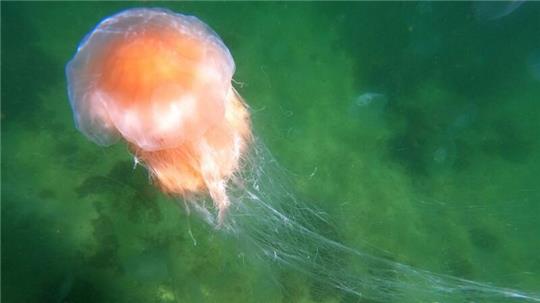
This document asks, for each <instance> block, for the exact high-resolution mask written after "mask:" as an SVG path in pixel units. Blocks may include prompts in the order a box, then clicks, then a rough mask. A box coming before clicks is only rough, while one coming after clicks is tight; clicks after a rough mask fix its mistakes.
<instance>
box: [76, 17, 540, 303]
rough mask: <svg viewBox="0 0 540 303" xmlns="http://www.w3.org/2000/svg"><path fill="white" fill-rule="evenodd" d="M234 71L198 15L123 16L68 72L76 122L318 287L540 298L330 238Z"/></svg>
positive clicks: (86, 46)
mask: <svg viewBox="0 0 540 303" xmlns="http://www.w3.org/2000/svg"><path fill="white" fill-rule="evenodd" d="M234 70H235V63H234V60H233V58H232V56H231V53H230V52H229V50H228V49H227V47H226V46H225V44H224V43H223V41H222V40H221V39H220V38H219V36H218V35H217V34H216V33H215V32H214V31H213V30H212V29H210V27H208V26H207V25H206V24H204V23H203V22H202V21H200V20H199V19H198V18H196V17H193V16H186V15H183V14H179V13H175V12H172V11H170V10H167V9H160V8H142V9H141V8H134V9H128V10H125V11H122V12H120V13H118V14H116V15H113V16H112V17H109V18H106V19H104V20H103V21H101V22H100V23H99V24H98V25H97V26H96V28H95V29H94V30H93V31H92V32H91V33H89V34H88V35H87V36H86V37H85V38H84V39H83V41H82V42H81V43H80V45H79V47H78V48H77V52H76V54H75V56H74V57H73V59H71V61H69V62H68V64H67V66H66V76H67V84H68V96H69V100H70V104H71V107H72V110H73V116H74V120H75V125H76V127H77V128H78V129H79V130H80V131H81V132H82V133H83V134H84V135H85V136H86V137H88V138H89V139H90V140H92V141H94V142H95V143H97V144H98V145H102V146H108V145H111V144H113V143H116V142H118V141H122V142H124V143H125V144H126V145H127V146H128V148H129V150H130V152H131V153H132V154H133V155H134V157H135V159H137V161H138V162H140V163H142V164H143V165H144V166H145V167H146V168H147V170H148V172H149V175H150V176H151V178H152V180H154V181H155V183H156V185H157V186H158V187H159V188H160V189H161V190H162V191H163V192H165V193H167V194H170V195H171V196H174V197H179V198H180V199H183V200H187V201H192V202H193V203H191V204H192V205H194V206H195V209H203V210H204V209H206V207H211V206H207V205H206V204H205V203H203V202H205V201H206V200H205V197H206V198H207V197H210V199H211V201H212V205H213V207H214V209H215V210H216V212H217V214H216V216H215V217H217V218H216V219H215V220H209V221H210V222H211V223H213V224H214V226H216V227H220V228H218V229H219V230H222V231H223V232H234V234H235V235H236V237H235V239H237V240H238V241H240V240H241V241H243V243H245V244H246V246H247V247H250V249H251V250H250V252H251V253H252V254H253V256H254V257H257V258H268V259H269V260H270V261H271V262H276V263H278V264H280V265H283V266H287V267H288V268H290V269H293V270H296V271H298V272H300V273H304V274H306V275H307V276H308V277H310V279H312V280H313V281H315V282H317V284H316V285H319V284H324V285H329V286H331V287H333V288H334V289H336V291H338V292H342V293H344V294H346V295H351V296H357V297H361V298H367V299H372V300H375V301H382V302H390V301H396V302H406V301H407V302H408V301H411V302H434V301H447V299H450V298H452V299H454V298H467V300H473V299H481V300H482V299H513V300H516V301H517V300H520V301H522V300H525V301H531V302H532V301H534V302H538V301H540V295H538V294H535V293H527V292H520V291H515V290H512V289H506V288H498V287H494V286H492V285H489V284H483V283H479V282H476V281H469V280H465V279H461V278H455V277H450V276H445V275H440V274H436V273H432V272H429V271H426V270H422V269H417V268H414V267H411V266H408V265H406V264H401V263H399V262H396V261H393V260H391V259H389V258H388V259H387V258H384V257H380V256H376V255H372V254H370V253H368V252H367V250H362V249H354V248H351V247H348V246H346V245H345V244H344V243H342V242H341V241H340V240H339V239H337V238H328V237H326V236H323V234H324V233H322V232H321V231H320V230H319V227H321V226H323V227H328V228H331V226H332V225H331V224H330V223H329V219H328V218H327V217H326V216H325V215H324V213H323V212H321V211H320V210H318V209H316V208H315V207H314V206H313V204H312V203H306V202H303V201H301V200H300V199H298V198H297V197H296V196H295V195H294V194H293V193H292V191H291V190H290V189H289V187H288V186H287V182H286V180H287V175H286V174H285V173H284V172H285V170H283V169H281V167H280V166H279V165H278V164H277V161H276V160H275V159H274V158H273V157H272V155H271V153H270V151H269V150H268V149H267V148H266V147H265V146H264V144H263V143H262V141H261V140H260V139H257V137H256V136H255V135H254V134H253V133H252V131H251V121H250V114H249V109H248V107H247V105H246V104H245V102H244V101H243V100H242V98H241V97H240V95H239V94H238V92H237V91H236V90H235V89H234V88H233V86H232V85H231V81H232V76H233V74H234ZM372 97H373V98H378V99H380V98H382V97H383V96H379V95H373V96H372ZM370 100H371V98H369V99H368V101H365V102H367V103H370V102H371V101H370ZM362 102H364V101H362ZM365 102H364V103H365ZM380 103H381V104H383V103H384V102H380ZM239 180H240V181H243V182H240V181H239ZM200 196H203V198H199V197H200ZM199 202H200V203H199ZM199 204H202V205H200V207H197V206H198V205H199ZM214 213H215V212H211V213H208V212H207V213H204V214H205V215H207V214H210V215H213V214H214ZM370 251H376V250H375V248H373V247H370ZM411 293H412V294H414V298H413V299H412V300H408V299H411Z"/></svg>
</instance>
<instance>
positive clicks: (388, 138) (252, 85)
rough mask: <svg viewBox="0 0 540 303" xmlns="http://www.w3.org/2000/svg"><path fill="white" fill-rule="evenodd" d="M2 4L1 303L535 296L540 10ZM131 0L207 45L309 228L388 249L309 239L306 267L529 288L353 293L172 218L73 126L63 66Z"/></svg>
mask: <svg viewBox="0 0 540 303" xmlns="http://www.w3.org/2000/svg"><path fill="white" fill-rule="evenodd" d="M491 4H493V3H491ZM1 5H2V16H1V17H2V20H1V22H2V46H1V51H2V75H1V76H2V87H1V98H2V99H1V100H2V110H1V119H2V120H1V121H2V125H1V126H2V132H1V135H2V201H1V202H2V218H1V219H2V223H1V228H2V234H1V236H2V243H1V244H2V283H1V287H2V295H1V299H2V302H6V303H11V302H13V303H16V302H17V303H18V302H343V303H345V302H362V303H367V302H437V301H438V302H538V301H540V253H539V252H540V236H539V234H540V182H539V181H538V180H539V177H540V118H539V117H540V102H539V101H540V76H539V73H540V68H539V64H540V2H524V3H519V5H517V4H515V5H513V6H503V5H500V4H496V5H495V4H494V6H492V7H490V6H489V5H490V2H485V3H483V4H482V5H476V4H473V3H469V2H458V3H450V2H442V3H431V2H384V3H373V2H344V3H335V4H334V3H324V2H323V3H287V2H285V3H249V2H239V3H212V2H204V3H194V2H188V3H181V2H155V3H154V2H146V1H144V2H135V3H132V2H104V3H100V2H82V3H75V2H50V3H46V2H36V3H34V2H2V4H1ZM136 6H145V7H154V6H160V7H167V8H170V9H172V10H174V11H176V12H181V13H185V14H193V15H195V16H198V17H199V18H200V19H201V20H203V21H204V22H206V23H207V24H209V25H210V26H211V27H212V28H213V29H214V30H215V31H216V32H217V33H218V34H219V35H220V36H221V37H222V39H223V40H224V42H225V44H226V45H227V46H228V47H229V48H230V50H231V53H232V55H233V57H234V59H235V61H236V74H235V76H234V78H235V80H236V81H238V82H239V83H241V84H239V85H236V88H237V89H238V91H239V92H240V94H242V96H243V97H244V98H245V100H246V102H247V103H248V104H249V106H250V110H251V113H252V119H253V126H254V132H255V134H256V135H257V136H258V137H259V138H260V139H261V140H262V141H264V142H265V143H266V145H267V147H268V149H269V150H270V151H271V152H272V153H273V155H274V157H275V158H276V159H277V160H278V161H279V162H280V163H281V165H282V166H283V167H284V168H286V175H287V176H288V179H289V181H290V182H291V183H292V187H291V191H292V192H294V195H296V196H297V197H299V199H302V200H305V201H307V203H308V204H311V205H313V207H317V208H319V209H321V210H323V211H324V212H325V216H326V217H327V218H328V222H329V223H328V224H321V225H316V224H314V225H316V227H315V229H316V230H317V232H318V233H320V234H322V235H324V236H325V237H327V238H329V239H332V240H335V241H339V242H341V243H344V244H345V245H347V246H349V247H353V248H354V249H355V250H357V251H358V252H361V253H362V254H368V255H371V256H376V257H381V258H384V259H386V260H389V261H388V263H385V264H387V265H388V270H386V269H381V268H378V269H377V273H376V274H375V273H373V272H371V271H369V270H366V271H365V272H363V271H362V269H365V268H368V269H369V264H363V261H362V260H360V259H358V260H356V259H351V258H349V257H347V256H343V255H341V254H339V253H335V251H333V250H329V251H326V252H325V251H324V250H321V252H320V253H321V255H320V261H318V262H321V264H323V266H324V264H325V262H327V264H332V266H334V265H336V264H338V265H339V266H340V267H344V268H345V267H348V268H350V269H351V270H353V269H356V268H360V270H359V272H358V275H366V276H369V277H370V278H372V280H370V281H371V282H370V283H372V285H373V286H375V287H377V288H378V289H379V292H377V293H378V294H380V293H385V292H386V290H385V289H386V288H389V289H388V292H392V291H394V290H391V289H390V288H391V287H397V288H399V286H401V285H402V284H401V283H411V281H403V280H400V276H399V273H400V271H401V270H403V269H402V267H401V266H404V264H407V265H410V266H412V268H415V269H419V270H420V269H422V270H426V271H427V272H432V273H438V274H444V275H451V276H455V277H458V278H463V279H467V280H473V281H479V282H482V283H489V285H491V286H493V287H495V286H497V287H504V288H509V289H513V290H515V291H516V293H517V292H518V291H522V292H523V293H524V294H525V293H526V294H529V295H530V296H532V297H531V298H528V299H523V300H521V299H519V298H511V297H510V296H504V295H502V294H501V293H497V292H494V295H493V297H491V298H489V297H485V296H480V297H478V296H476V295H477V294H476V293H475V291H474V290H473V291H467V290H466V289H465V290H463V292H461V293H460V292H457V291H455V290H454V291H452V292H451V293H449V294H444V290H443V289H436V287H435V285H437V282H436V281H434V282H433V284H430V285H431V286H426V287H433V289H430V290H429V291H428V292H430V293H432V294H433V295H432V296H429V297H425V296H424V294H418V293H416V292H415V291H409V292H406V291H403V292H402V290H400V292H402V293H401V294H400V297H399V300H396V299H395V298H394V297H391V298H386V297H384V296H380V295H377V296H375V297H369V296H368V297H364V296H362V295H360V296H357V295H354V294H351V293H350V292H346V291H343V290H342V289H341V290H340V289H336V288H334V287H332V286H330V285H328V283H327V282H328V281H326V280H325V279H331V273H323V274H322V276H323V277H326V278H323V279H314V278H312V277H311V276H310V275H309V274H308V275H305V274H304V272H303V268H295V267H290V266H286V265H284V264H280V263H278V262H276V260H274V259H272V258H271V257H268V258H264V257H259V255H257V254H255V253H253V252H252V251H251V248H250V246H249V245H243V244H244V243H242V241H241V240H239V239H237V238H236V237H235V236H231V235H227V234H226V233H224V232H222V231H220V230H216V229H215V228H214V227H212V226H209V225H208V224H206V223H205V222H204V221H203V220H201V219H200V218H199V217H198V216H197V215H196V214H191V215H189V216H188V214H187V213H186V211H185V209H184V208H183V206H182V203H181V202H180V203H178V200H177V199H174V198H172V197H168V196H166V195H164V194H162V193H160V192H159V190H157V189H156V188H155V187H154V186H153V185H152V184H151V183H150V182H149V178H148V175H147V173H146V171H145V170H144V168H142V167H137V168H135V169H133V160H132V157H131V156H130V154H129V152H128V151H127V148H126V147H125V146H123V145H122V144H117V145H115V146H112V147H109V148H105V147H100V146H96V145H94V144H93V143H92V142H90V141H88V140H87V139H86V138H85V137H84V136H83V135H82V134H80V133H79V132H78V131H77V129H76V128H75V126H74V124H73V118H72V113H71V108H70V105H69V101H68V97H67V92H66V79H65V76H64V67H65V64H66V63H67V62H68V60H69V59H70V58H71V57H72V56H73V55H74V53H75V51H76V48H77V45H78V43H79V41H80V40H81V39H82V38H83V37H84V35H85V34H86V33H87V32H89V31H90V30H91V29H92V28H93V27H94V26H95V25H96V23H97V22H98V21H99V20H101V19H103V18H104V17H106V16H109V15H111V14H113V13H116V12H118V11H121V10H123V9H126V8H129V7H136ZM279 178H280V177H279V176H278V175H276V176H275V179H278V180H277V181H276V182H278V183H279V182H282V181H281V180H280V179H279ZM283 182H284V181H283ZM266 187H267V188H270V190H275V191H284V189H282V188H281V187H278V186H276V187H273V186H271V185H267V186H266ZM284 194H287V193H284V192H278V194H276V197H279V196H282V195H284ZM233 203H234V201H233ZM261 220H264V218H261ZM246 228H249V226H246ZM277 228H279V226H277V227H276V230H277ZM301 264H303V263H301ZM328 267H330V266H326V268H328ZM381 273H386V274H381ZM316 274H319V275H320V276H321V273H316ZM326 274H327V276H325V275H326ZM419 275H420V276H421V277H422V278H425V279H430V277H431V276H429V273H424V272H420V274H419ZM340 282H344V283H346V282H348V281H340ZM412 283H414V281H413V282H412ZM403 285H405V284H403ZM381 289H382V290H381ZM400 289H401V288H400ZM438 298H440V299H438ZM535 299H536V301H535Z"/></svg>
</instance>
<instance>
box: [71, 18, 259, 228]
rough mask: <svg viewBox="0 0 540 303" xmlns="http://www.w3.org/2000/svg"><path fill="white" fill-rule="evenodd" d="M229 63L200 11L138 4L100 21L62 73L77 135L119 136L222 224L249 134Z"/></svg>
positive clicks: (163, 183) (103, 139) (158, 177)
mask: <svg viewBox="0 0 540 303" xmlns="http://www.w3.org/2000/svg"><path fill="white" fill-rule="evenodd" d="M234 69H235V65H234V61H233V58H232V56H231V54H230V52H229V50H228V49H227V47H226V46H225V44H224V43H223V41H222V40H221V39H220V38H219V36H218V35H217V34H216V33H215V32H214V31H213V30H212V29H210V28H209V27H208V26H207V25H206V24H204V23H203V22H202V21H200V20H199V19H197V18H196V17H193V16H186V15H182V14H177V13H174V12H172V11H170V10H166V9H155V8H152V9H148V8H142V9H129V10H125V11H123V12H120V13H118V14H116V15H114V16H112V17H109V18H107V19H105V20H103V21H102V22H100V23H99V24H98V25H97V27H96V28H95V29H94V30H93V31H92V32H91V33H89V34H88V35H87V36H86V37H85V38H84V39H83V41H82V42H81V44H80V45H79V47H78V49H77V53H76V55H75V56H74V57H73V59H72V60H71V61H70V62H69V63H68V64H67V66H66V75H67V82H68V93H69V99H70V103H71V107H72V109H73V115H74V119H75V123H76V125H77V128H78V129H79V130H80V131H81V132H82V133H83V134H85V135H86V136H87V137H88V138H90V139H91V140H93V141H94V142H95V143H97V144H100V145H110V144H113V143H115V142H116V141H117V140H118V139H121V140H123V141H125V142H126V144H127V145H128V146H129V149H130V150H131V152H132V153H133V154H134V156H135V157H136V159H137V160H138V161H140V162H141V163H143V164H144V165H145V166H146V167H147V169H148V171H149V173H150V175H151V177H152V179H153V180H155V182H156V183H157V184H158V185H159V187H160V188H161V190H163V191H164V192H166V193H169V194H173V195H181V196H187V195H191V194H198V193H207V194H209V196H210V197H211V198H212V200H213V203H214V205H215V207H216V208H217V209H218V219H219V221H220V222H222V220H223V216H224V214H225V212H226V210H227V208H228V207H229V205H230V201H229V198H228V196H227V181H228V180H229V179H230V177H231V176H232V175H233V174H234V172H235V171H236V170H237V169H238V166H239V162H240V160H241V158H242V155H243V153H244V152H245V150H246V148H247V146H248V144H249V141H250V138H251V130H250V118H249V113H248V111H247V108H246V105H245V104H244V102H243V101H242V98H241V97H240V96H239V95H238V93H237V92H236V90H235V89H234V88H233V86H232V85H231V81H232V76H233V74H234Z"/></svg>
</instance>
